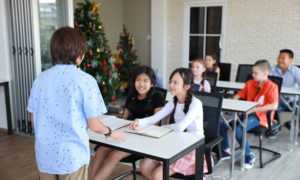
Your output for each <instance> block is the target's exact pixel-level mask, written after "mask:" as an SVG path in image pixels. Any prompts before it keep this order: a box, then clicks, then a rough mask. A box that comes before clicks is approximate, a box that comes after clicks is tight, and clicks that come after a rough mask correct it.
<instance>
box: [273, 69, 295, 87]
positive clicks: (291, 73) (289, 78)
mask: <svg viewBox="0 0 300 180" xmlns="http://www.w3.org/2000/svg"><path fill="white" fill-rule="evenodd" d="M270 75H271V76H279V77H282V86H283V87H293V88H299V87H300V69H299V68H298V67H296V66H294V65H290V66H289V67H288V69H287V70H286V72H285V73H284V74H282V71H281V69H280V68H279V67H278V65H275V66H273V67H272V68H271V71H270Z"/></svg>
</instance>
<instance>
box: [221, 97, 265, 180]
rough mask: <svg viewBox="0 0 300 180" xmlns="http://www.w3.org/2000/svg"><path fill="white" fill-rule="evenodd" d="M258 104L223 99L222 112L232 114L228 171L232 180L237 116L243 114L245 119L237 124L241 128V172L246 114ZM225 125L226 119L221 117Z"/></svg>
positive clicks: (243, 156)
mask: <svg viewBox="0 0 300 180" xmlns="http://www.w3.org/2000/svg"><path fill="white" fill-rule="evenodd" d="M258 104H259V103H258V102H250V101H242V100H234V99H223V104H222V110H223V111H229V112H233V113H234V121H233V123H234V124H233V129H232V130H233V132H232V136H231V145H230V151H231V153H232V155H231V157H230V158H231V162H230V171H229V178H230V179H233V170H234V163H235V134H236V122H237V121H238V117H237V114H238V113H243V114H244V117H245V119H244V120H243V121H239V123H240V124H241V125H242V126H243V141H242V151H241V157H242V158H241V164H242V167H241V168H242V170H243V169H244V162H245V147H246V137H247V131H246V126H247V121H248V115H247V112H248V111H250V110H251V109H253V108H255V107H256V106H257V105H258ZM222 119H223V120H224V122H225V123H227V122H226V119H225V118H223V117H222Z"/></svg>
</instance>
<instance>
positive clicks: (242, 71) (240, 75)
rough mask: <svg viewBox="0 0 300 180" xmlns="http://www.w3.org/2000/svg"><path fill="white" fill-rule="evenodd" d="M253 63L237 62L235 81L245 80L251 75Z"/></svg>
mask: <svg viewBox="0 0 300 180" xmlns="http://www.w3.org/2000/svg"><path fill="white" fill-rule="evenodd" d="M252 67H253V64H239V66H238V71H237V74H236V78H235V82H246V81H247V80H249V75H250V76H251V75H252Z"/></svg>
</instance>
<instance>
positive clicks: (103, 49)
mask: <svg viewBox="0 0 300 180" xmlns="http://www.w3.org/2000/svg"><path fill="white" fill-rule="evenodd" d="M77 5H78V7H77V8H76V9H75V13H74V26H75V28H78V29H80V30H81V31H82V32H83V33H84V34H85V36H86V38H87V52H86V54H85V58H84V61H83V62H82V63H81V64H80V68H81V69H82V70H83V71H85V72H87V73H89V74H91V75H92V76H93V77H95V79H96V80H97V83H98V85H99V88H100V90H101V93H102V95H103V98H104V101H105V103H106V104H107V103H108V102H111V101H114V100H115V98H116V97H119V96H120V95H121V93H122V92H121V91H122V90H121V87H120V81H119V77H118V72H117V69H116V66H115V64H114V63H115V59H114V58H113V57H112V55H111V50H110V47H109V46H108V44H107V43H108V42H107V39H106V38H105V33H104V28H103V24H102V23H101V22H100V20H99V14H98V12H97V11H98V10H99V7H100V5H101V4H100V3H97V4H96V3H95V2H93V3H91V2H90V1H88V0H85V2H80V3H77Z"/></svg>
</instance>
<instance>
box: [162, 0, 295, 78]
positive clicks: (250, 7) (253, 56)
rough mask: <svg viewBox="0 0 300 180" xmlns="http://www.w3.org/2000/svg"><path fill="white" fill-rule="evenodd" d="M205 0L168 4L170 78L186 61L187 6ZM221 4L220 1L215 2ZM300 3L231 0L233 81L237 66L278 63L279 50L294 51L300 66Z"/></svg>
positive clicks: (228, 39) (228, 54)
mask: <svg viewBox="0 0 300 180" xmlns="http://www.w3.org/2000/svg"><path fill="white" fill-rule="evenodd" d="M189 2H199V4H201V2H211V1H201V0H168V2H167V3H168V4H167V64H168V66H167V75H170V73H171V72H172V71H173V70H174V69H175V68H176V67H179V66H182V59H183V35H184V34H183V31H184V5H185V3H189ZM214 2H217V1H214ZM299 12H300V1H299V0H239V1H237V0H227V1H226V19H225V23H226V29H225V44H224V50H225V56H224V60H223V62H229V63H231V64H232V70H231V80H234V79H235V76H236V70H237V65H238V64H242V63H251V64H252V63H254V62H255V61H256V60H258V59H267V60H269V61H270V63H271V64H275V63H276V58H277V56H278V51H279V50H280V49H282V48H290V49H292V50H293V51H294V54H295V58H294V64H299V65H300V13H299Z"/></svg>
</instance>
